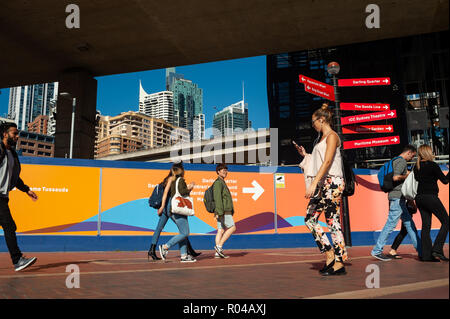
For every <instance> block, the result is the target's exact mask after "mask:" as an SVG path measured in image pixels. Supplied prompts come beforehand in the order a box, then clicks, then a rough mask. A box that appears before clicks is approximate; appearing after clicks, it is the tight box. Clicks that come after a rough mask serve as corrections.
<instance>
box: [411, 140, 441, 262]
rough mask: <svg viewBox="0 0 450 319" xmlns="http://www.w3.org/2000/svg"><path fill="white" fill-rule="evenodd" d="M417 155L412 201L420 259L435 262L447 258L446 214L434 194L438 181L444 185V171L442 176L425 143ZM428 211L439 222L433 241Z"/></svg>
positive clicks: (429, 148) (436, 194) (436, 192)
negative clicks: (417, 217) (419, 233)
mask: <svg viewBox="0 0 450 319" xmlns="http://www.w3.org/2000/svg"><path fill="white" fill-rule="evenodd" d="M418 155H419V156H418V157H417V163H416V166H415V167H414V178H415V179H416V180H417V181H418V182H419V184H418V186H417V195H416V198H415V200H416V204H417V208H418V209H419V211H420V216H421V217H422V236H421V237H422V258H421V259H420V260H421V261H429V262H438V261H439V259H440V260H443V261H448V258H447V257H445V256H444V250H443V248H444V243H445V239H446V237H447V234H448V213H447V211H446V210H445V207H444V205H442V202H441V200H440V199H439V197H438V193H439V187H438V185H437V181H438V180H440V181H441V182H442V183H443V184H448V182H449V179H448V173H447V175H444V173H442V171H441V169H440V167H439V165H438V164H436V162H434V158H435V157H434V154H433V150H432V149H431V147H430V146H429V145H422V146H420V147H419V150H418ZM432 214H434V215H435V216H436V217H437V218H438V219H439V221H440V222H441V228H440V229H439V233H438V235H437V236H436V239H435V241H434V244H433V243H432V241H431V237H430V230H431V216H432Z"/></svg>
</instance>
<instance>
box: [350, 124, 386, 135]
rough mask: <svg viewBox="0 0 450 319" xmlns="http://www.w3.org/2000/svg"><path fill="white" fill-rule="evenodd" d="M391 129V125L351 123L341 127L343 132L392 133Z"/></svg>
mask: <svg viewBox="0 0 450 319" xmlns="http://www.w3.org/2000/svg"><path fill="white" fill-rule="evenodd" d="M393 131H394V127H393V126H392V125H351V126H345V127H343V128H342V133H343V134H358V133H392V132H393Z"/></svg>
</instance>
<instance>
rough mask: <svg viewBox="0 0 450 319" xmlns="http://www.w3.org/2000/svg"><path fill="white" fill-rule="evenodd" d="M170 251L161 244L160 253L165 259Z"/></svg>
mask: <svg viewBox="0 0 450 319" xmlns="http://www.w3.org/2000/svg"><path fill="white" fill-rule="evenodd" d="M168 253H169V250H168V249H164V247H163V245H159V254H160V255H161V258H162V259H163V260H166V256H167V254H168Z"/></svg>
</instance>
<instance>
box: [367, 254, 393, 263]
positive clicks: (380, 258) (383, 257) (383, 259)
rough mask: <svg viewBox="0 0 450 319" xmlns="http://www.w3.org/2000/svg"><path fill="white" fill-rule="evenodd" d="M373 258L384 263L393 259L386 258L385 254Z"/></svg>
mask: <svg viewBox="0 0 450 319" xmlns="http://www.w3.org/2000/svg"><path fill="white" fill-rule="evenodd" d="M372 257H375V258H376V259H379V260H382V261H390V260H392V259H391V258H389V257H388V256H386V255H385V254H383V253H381V254H377V255H372Z"/></svg>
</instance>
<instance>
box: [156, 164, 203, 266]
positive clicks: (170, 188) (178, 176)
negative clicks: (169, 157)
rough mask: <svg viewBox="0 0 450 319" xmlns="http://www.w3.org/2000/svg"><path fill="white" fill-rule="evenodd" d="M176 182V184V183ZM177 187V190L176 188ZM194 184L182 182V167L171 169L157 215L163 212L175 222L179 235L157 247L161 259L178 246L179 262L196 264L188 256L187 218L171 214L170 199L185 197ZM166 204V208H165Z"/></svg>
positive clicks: (192, 258) (193, 259)
mask: <svg viewBox="0 0 450 319" xmlns="http://www.w3.org/2000/svg"><path fill="white" fill-rule="evenodd" d="M177 181H178V183H177ZM177 185H178V190H177V189H176V186H177ZM194 185H195V183H194V182H192V183H190V184H189V185H186V181H185V180H184V168H183V167H173V168H172V169H171V176H170V177H169V178H168V179H167V184H166V187H165V188H164V195H163V199H162V203H161V208H160V209H159V210H158V215H160V214H162V212H163V211H166V213H167V214H168V215H169V216H170V218H171V219H172V220H173V221H174V222H175V224H176V225H177V227H178V230H179V231H180V233H179V234H178V235H175V236H174V237H172V238H171V239H170V240H169V241H168V242H167V243H165V244H164V245H160V246H159V252H160V254H161V258H162V259H164V260H165V259H166V256H167V254H168V253H169V249H170V247H172V246H174V245H176V244H179V246H180V254H181V262H196V261H197V260H196V259H195V258H194V257H193V256H191V255H189V254H188V249H187V245H188V240H187V238H188V236H189V223H188V216H185V215H180V214H175V213H172V207H171V206H172V205H171V202H172V198H173V197H174V196H175V194H177V192H178V193H179V194H180V195H181V196H187V195H189V193H190V192H191V190H192V189H193V188H194ZM166 203H167V206H166Z"/></svg>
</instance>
